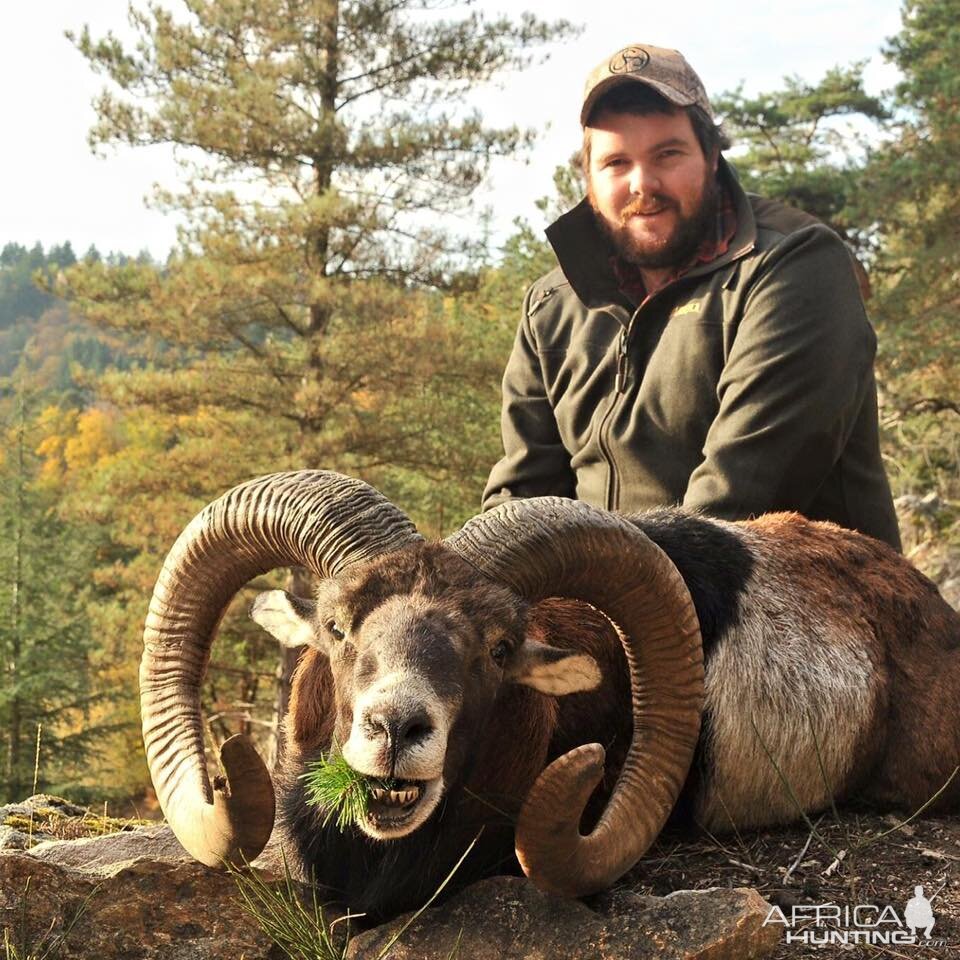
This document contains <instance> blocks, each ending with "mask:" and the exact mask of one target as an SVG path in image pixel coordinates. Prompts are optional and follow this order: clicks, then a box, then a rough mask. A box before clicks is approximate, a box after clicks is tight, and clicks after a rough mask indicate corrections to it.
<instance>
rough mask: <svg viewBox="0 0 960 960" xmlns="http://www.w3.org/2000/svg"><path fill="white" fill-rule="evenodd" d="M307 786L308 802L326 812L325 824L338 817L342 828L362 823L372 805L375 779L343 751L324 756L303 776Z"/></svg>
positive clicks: (308, 767) (310, 766)
mask: <svg viewBox="0 0 960 960" xmlns="http://www.w3.org/2000/svg"><path fill="white" fill-rule="evenodd" d="M300 779H301V780H303V781H304V785H305V786H306V789H307V803H309V804H311V805H312V806H317V807H320V808H321V809H322V810H325V811H326V817H325V818H324V821H323V825H324V826H326V825H327V824H328V823H329V822H330V821H331V819H333V818H334V817H336V818H337V826H338V827H339V828H340V830H341V831H343V830H345V829H346V828H347V827H350V826H354V825H356V824H357V823H359V822H360V821H361V820H362V819H363V818H364V817H365V816H366V815H367V810H368V809H369V806H370V795H371V794H370V791H371V788H372V784H371V781H370V779H369V778H368V777H365V776H364V775H363V774H361V773H357V771H356V770H354V769H353V767H351V766H350V764H349V763H347V761H346V760H344V758H343V755H342V754H339V753H334V754H330V755H329V756H325V757H321V758H320V759H319V760H317V761H316V762H315V763H311V764H309V765H308V766H307V769H306V772H305V773H302V774H301V775H300Z"/></svg>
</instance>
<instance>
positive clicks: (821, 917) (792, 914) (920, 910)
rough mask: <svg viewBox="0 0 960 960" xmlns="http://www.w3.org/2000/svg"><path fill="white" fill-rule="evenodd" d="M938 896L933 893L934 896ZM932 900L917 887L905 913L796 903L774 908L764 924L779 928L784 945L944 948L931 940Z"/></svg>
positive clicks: (933, 923) (882, 908)
mask: <svg viewBox="0 0 960 960" xmlns="http://www.w3.org/2000/svg"><path fill="white" fill-rule="evenodd" d="M935 896H936V894H934V897H935ZM931 900H933V897H931V898H930V900H928V899H927V898H926V897H925V896H924V895H923V887H919V886H918V887H914V888H913V896H912V897H911V898H910V899H909V900H908V901H907V903H906V906H905V907H904V908H903V913H900V912H898V911H897V909H896V908H895V907H892V906H879V905H877V904H873V903H861V904H857V905H856V906H853V907H851V906H840V905H838V904H835V903H810V904H802V905H801V904H796V905H794V906H792V907H786V908H781V907H771V908H770V912H769V913H768V914H767V917H766V919H765V920H764V921H763V925H764V926H765V927H766V926H770V925H780V926H782V927H783V930H784V942H785V943H803V944H807V945H810V946H826V945H828V944H829V945H846V944H851V945H852V944H860V945H870V946H875V947H889V946H903V947H907V946H916V947H945V946H947V941H946V940H935V939H933V938H932V935H933V928H934V927H935V926H936V924H937V920H936V917H935V916H934V914H933V906H932V905H931Z"/></svg>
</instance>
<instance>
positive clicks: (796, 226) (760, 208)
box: [747, 193, 870, 299]
mask: <svg viewBox="0 0 960 960" xmlns="http://www.w3.org/2000/svg"><path fill="white" fill-rule="evenodd" d="M747 198H748V199H749V201H750V206H751V208H752V210H753V216H754V220H755V221H756V228H757V241H756V247H755V254H756V255H758V256H759V257H760V258H761V259H765V255H766V254H768V253H769V252H770V251H775V252H774V254H773V255H774V256H777V254H778V253H780V252H783V253H787V252H788V251H793V250H796V249H800V248H803V249H805V250H807V251H812V250H816V251H818V253H819V254H820V255H822V256H825V257H827V258H828V259H829V260H830V261H831V262H836V258H840V259H841V260H842V261H843V262H844V263H847V264H848V265H849V266H850V267H851V268H852V270H853V274H854V276H855V278H856V282H857V285H858V287H859V289H860V293H861V295H862V296H863V297H864V299H866V298H867V297H869V296H870V281H869V278H868V277H867V272H866V270H865V269H864V267H863V265H862V264H861V263H860V261H859V260H858V259H857V257H856V255H855V254H854V253H853V251H852V250H851V249H850V248H849V247H848V246H847V245H846V243H844V241H843V239H842V238H841V236H840V234H838V233H837V232H836V231H835V230H834V229H833V228H832V227H830V226H828V225H827V224H826V223H824V222H823V221H822V220H820V219H818V218H817V217H815V216H813V214H810V213H806V212H805V211H803V210H799V209H798V208H797V207H791V206H790V205H789V204H786V203H783V202H782V201H780V200H771V199H769V198H768V197H761V196H757V195H756V194H752V193H751V194H747Z"/></svg>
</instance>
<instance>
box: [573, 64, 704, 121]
mask: <svg viewBox="0 0 960 960" xmlns="http://www.w3.org/2000/svg"><path fill="white" fill-rule="evenodd" d="M627 83H642V84H643V85H644V86H646V87H651V88H652V89H653V90H656V91H657V93H659V94H660V95H661V96H662V97H664V98H665V99H666V100H668V101H669V102H670V103H672V104H673V105H674V106H677V107H689V106H692V105H693V104H695V103H696V102H697V100H696V98H695V97H690V96H688V95H687V94H684V93H681V92H680V91H679V90H677V89H675V88H674V87H671V86H668V85H667V84H665V83H659V82H658V81H656V80H646V79H642V78H640V77H635V76H629V75H625V76H619V77H607V78H606V79H605V80H601V81H600V82H599V83H598V84H597V85H596V86H595V87H594V88H593V89H592V90H591V91H590V94H589V95H588V97H587V99H586V100H584V101H583V107H582V108H581V110H580V126H581V127H585V126H586V125H587V118H588V117H589V116H590V112H591V111H592V110H593V108H594V106H595V105H596V103H597V101H598V100H599V99H600V98H601V97H602V96H603V95H604V94H605V93H609V92H610V91H611V90H613V89H614V87H621V86H623V85H624V84H627Z"/></svg>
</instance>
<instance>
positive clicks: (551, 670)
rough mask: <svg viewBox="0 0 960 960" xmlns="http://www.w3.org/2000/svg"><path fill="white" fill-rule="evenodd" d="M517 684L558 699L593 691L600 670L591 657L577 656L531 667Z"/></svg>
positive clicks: (598, 678) (597, 682) (597, 683)
mask: <svg viewBox="0 0 960 960" xmlns="http://www.w3.org/2000/svg"><path fill="white" fill-rule="evenodd" d="M518 682H519V683H522V684H525V685H526V686H528V687H533V688H534V690H539V691H540V692H541V693H546V694H549V695H551V696H554V697H560V696H563V695H564V694H568V693H578V692H580V691H582V690H593V689H595V688H596V687H597V686H598V685H599V683H600V668H599V667H598V666H597V661H596V660H594V659H593V657H590V656H587V655H586V654H577V655H575V656H572V657H564V658H563V659H562V660H558V661H556V662H555V663H540V664H537V665H536V666H534V667H531V668H530V669H529V671H528V672H527V673H526V675H524V676H523V677H520V678H518Z"/></svg>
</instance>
